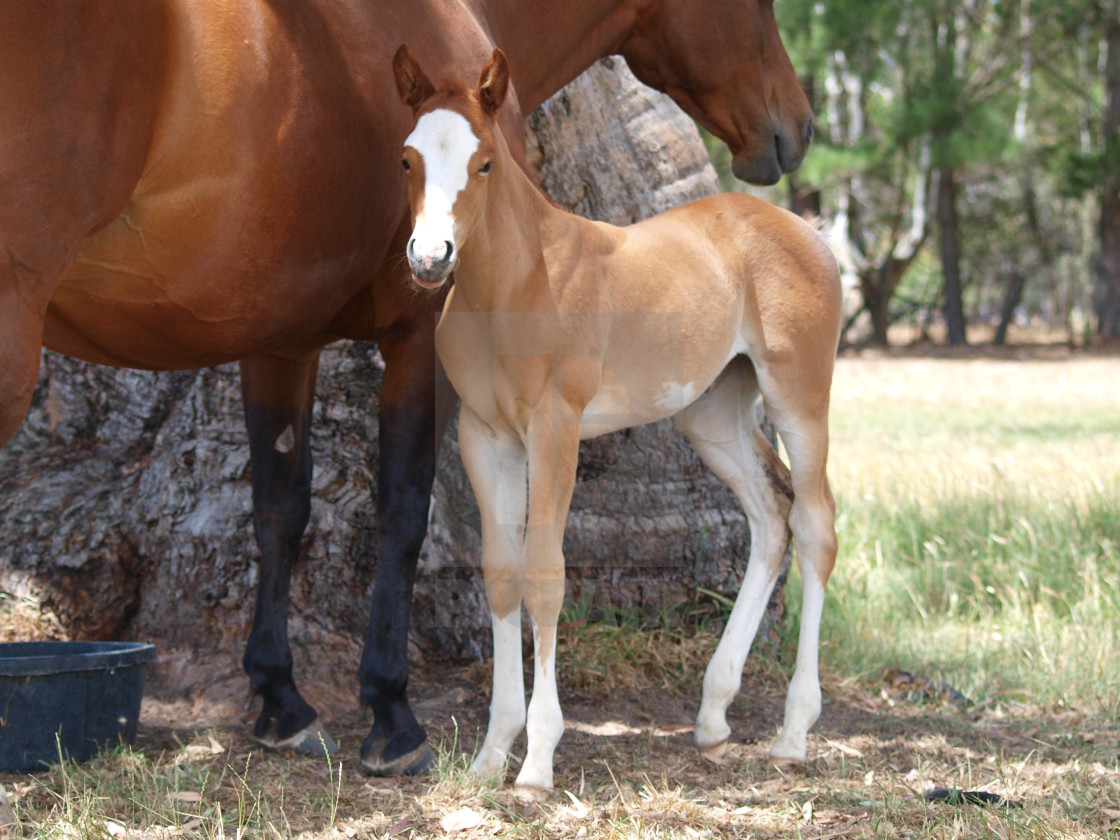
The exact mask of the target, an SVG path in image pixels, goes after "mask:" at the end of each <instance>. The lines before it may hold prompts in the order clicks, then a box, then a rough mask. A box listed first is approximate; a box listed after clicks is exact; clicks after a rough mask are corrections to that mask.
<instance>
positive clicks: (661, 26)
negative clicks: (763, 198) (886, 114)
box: [619, 0, 813, 184]
mask: <svg viewBox="0 0 1120 840" xmlns="http://www.w3.org/2000/svg"><path fill="white" fill-rule="evenodd" d="M639 14H640V15H641V16H642V17H641V19H640V21H639V23H638V25H636V26H634V27H633V28H632V29H631V32H630V35H629V36H628V37H627V38H626V40H625V41H624V42H623V43H622V46H621V48H620V49H619V52H620V53H621V54H622V55H623V57H624V58H625V59H626V63H627V64H629V65H630V69H631V70H633V71H634V75H635V76H637V77H638V78H639V79H640V80H641V81H643V82H644V83H646V84H647V85H650V86H651V87H654V88H656V89H658V90H661V91H664V92H665V93H668V94H669V95H670V96H671V97H672V98H673V99H674V100H675V101H676V102H677V104H678V105H680V106H681V107H682V108H683V109H684V110H685V111H687V112H688V114H689V115H690V116H691V117H692V118H693V119H695V120H696V121H697V122H698V123H700V125H702V126H704V128H706V129H708V130H709V131H711V132H712V133H713V134H715V135H716V136H718V137H720V138H722V139H723V140H724V141H726V142H727V144H728V146H729V147H730V149H731V153H732V171H733V172H734V173H735V177H737V178H740V179H742V180H744V181H749V182H751V183H754V184H773V183H776V182H777V180H778V179H779V178H780V177H781V176H782V173H783V172H791V171H793V170H794V169H796V168H797V167H798V166H800V164H801V160H802V158H803V157H804V156H805V152H806V150H807V148H808V146H809V142H810V141H811V140H812V137H813V124H812V119H811V117H812V112H811V110H810V107H809V101H808V99H807V98H806V97H805V93H804V91H803V90H802V89H801V85H800V83H799V82H798V80H797V74H796V73H795V72H794V69H793V65H792V64H791V63H790V60H789V56H788V55H787V53H786V50H785V47H784V46H783V44H782V39H781V36H780V35H779V33H778V24H777V21H776V20H775V18H774V8H773V0H706V2H701V3H697V2H695V0H658V2H654V3H647V4H644V6H643V10H642V11H641V12H640V13H639Z"/></svg>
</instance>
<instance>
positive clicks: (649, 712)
mask: <svg viewBox="0 0 1120 840" xmlns="http://www.w3.org/2000/svg"><path fill="white" fill-rule="evenodd" d="M349 662H356V659H351V660H349ZM334 664H341V663H334ZM331 666H332V663H327V662H324V663H323V665H322V666H321V667H319V668H317V669H314V671H313V672H312V673H311V674H310V675H308V674H305V676H304V679H305V684H307V685H312V684H314V685H315V686H317V687H318V689H319V690H317V691H309V692H308V693H309V694H315V695H318V696H316V697H314V698H313V702H318V703H319V704H320V708H322V709H324V710H325V711H324V719H325V721H326V722H327V724H328V728H329V729H330V731H331V732H332V734H333V735H334V736H335V737H336V738H337V740H338V742H339V744H340V751H339V753H338V754H337V755H336V756H335V761H336V763H337V762H341V764H342V773H343V780H344V784H345V789H346V792H345V794H344V795H343V796H342V797H341V803H340V809H339V813H340V814H341V819H342V825H344V826H345V825H347V824H348V823H347V822H346V820H350V821H351V822H350V823H349V825H351V826H353V827H355V831H356V832H357V834H356V835H355V834H351V835H350V836H363V835H364V834H365V832H366V831H370V830H372V832H373V833H375V834H384V835H392V834H394V832H395V833H398V834H401V833H403V832H404V830H405V829H406V828H407V829H410V831H411V833H412V834H413V836H418V837H419V836H427V834H428V832H433V833H434V834H435V835H439V834H442V833H444V831H443V830H441V828H440V825H441V823H440V821H441V819H444V818H446V816H447V814H448V813H450V812H452V811H454V810H455V809H456V808H457V807H459V806H460V805H461V801H460V800H459V799H458V798H457V797H459V796H460V794H458V793H455V792H454V791H452V792H451V793H450V794H448V795H445V796H438V795H437V796H435V798H434V799H433V798H432V786H433V779H432V778H427V777H423V778H404V779H370V778H368V777H365V776H363V775H362V774H361V773H359V772H358V770H357V767H358V751H359V749H360V746H361V742H362V739H363V738H364V736H365V734H366V732H367V730H368V726H369V723H370V721H369V719H368V716H366V715H364V714H363V713H361V712H360V711H359V710H358V709H357V708H356V705H357V704H356V700H355V699H354V698H355V697H356V692H355V691H354V690H353V689H350V690H346V689H344V688H342V687H341V686H339V685H337V683H338V682H339V681H338V680H337V679H336V678H334V677H331V676H329V675H328V672H329V673H333V674H337V673H339V669H338V668H332V667H331ZM348 666H349V663H347V665H346V666H344V667H343V668H342V670H343V671H345V670H349V667H348ZM209 670H211V673H210V674H209V675H208V680H207V681H206V682H204V683H202V684H203V685H208V686H209V688H208V689H207V690H206V691H204V692H201V693H199V694H198V695H197V696H196V697H195V698H193V699H183V700H178V701H177V700H172V699H169V698H168V696H167V695H166V693H165V692H160V694H162V695H163V696H162V697H158V696H150V697H148V698H147V699H146V700H145V704H144V709H143V716H142V723H141V728H140V734H139V740H138V744H137V748H138V749H139V750H141V751H143V752H145V753H147V754H150V755H156V754H161V753H165V752H174V751H175V750H177V749H179V750H181V749H182V748H183V746H184V745H189V744H192V743H194V744H199V743H201V744H204V745H205V744H210V745H211V747H212V750H211V752H212V753H213V756H212V757H211V758H212V760H213V761H215V762H217V763H221V762H222V761H225V762H228V765H229V766H230V767H242V768H244V774H245V775H244V780H245V781H247V782H248V784H250V785H254V786H258V785H259V786H261V787H262V788H263V789H268V788H270V787H272V788H273V789H275V786H276V785H281V786H283V785H287V786H288V788H289V789H293V788H299V787H304V788H306V787H315V786H319V787H321V786H323V785H324V783H326V784H327V785H328V787H329V785H330V783H331V782H330V779H329V778H328V776H329V773H330V771H328V769H327V767H326V765H325V762H324V760H323V759H322V758H311V757H303V756H296V755H292V754H276V753H264V752H262V751H261V750H260V748H259V747H258V746H257V745H256V744H255V743H254V742H253V741H252V740H251V739H250V738H249V737H248V732H249V728H250V725H251V721H252V719H253V717H254V714H255V709H253V708H252V707H251V706H250V705H249V704H248V703H247V702H246V700H247V698H246V697H245V694H244V690H245V688H244V686H245V683H244V677H243V676H242V675H241V674H240V672H238V671H237V670H236V669H232V670H227V671H226V672H225V673H217V670H219V669H213V668H211V669H209ZM195 676H196V677H197V676H199V675H198V674H195ZM307 676H311V678H312V679H311V680H310V681H307ZM701 676H702V670H701V669H700V668H697V669H696V671H695V672H694V673H690V674H678V675H676V679H673V678H672V675H669V676H668V677H667V678H666V679H663V680H660V681H659V683H660V684H657V683H658V681H651V682H649V684H633V685H627V686H618V685H607V684H603V685H596V684H595V683H594V681H591V682H590V683H587V681H584V683H585V684H584V687H582V688H580V689H578V690H576V689H572V688H564V687H562V689H561V702H562V705H563V708H564V713H565V719H566V722H567V731H566V732H565V735H564V738H563V739H562V741H561V743H560V746H559V748H558V749H557V753H556V770H557V775H556V788H557V791H558V792H557V793H556V794H553V795H552V797H550V798H549V799H546V800H545V801H544V802H529V801H524V800H522V799H521V798H519V797H516V796H514V795H513V792H512V791H511V790H510V785H511V783H512V779H513V777H514V775H515V774H516V759H515V760H514V762H513V763H514V766H513V767H512V768H511V769H510V771H509V773H508V775H507V779H506V783H505V785H504V787H501V788H497V789H492V792H491V793H489V794H486V795H484V796H483V801H482V803H481V806H479V805H478V803H477V797H475V799H476V802H475V807H476V810H478V811H479V812H480V813H481V814H483V815H485V816H486V821H488V822H489V823H491V824H492V825H491V826H490V829H488V830H486V831H485V832H483V834H480V835H478V836H491V835H492V834H494V833H496V832H498V831H499V830H502V831H509V830H513V829H515V828H517V827H518V826H521V828H525V827H526V826H534V827H535V828H534V836H567V835H569V834H571V835H576V834H578V827H579V826H578V824H572V823H571V822H570V821H569V822H568V823H565V822H564V819H562V818H561V816H558V811H557V809H561V810H563V809H564V806H566V804H567V803H568V801H569V800H571V801H573V802H578V803H579V804H580V806H581V807H584V808H586V809H587V814H584V821H585V822H584V824H583V827H584V828H586V827H587V826H588V825H590V826H592V829H591V830H592V832H593V834H595V835H596V836H599V835H603V834H604V831H603V829H602V826H599V827H598V828H596V827H595V826H597V824H598V823H597V821H598V822H602V823H604V824H609V825H610V826H615V825H616V823H617V822H618V820H619V819H620V817H619V816H618V814H619V813H624V814H628V815H631V816H630V817H628V818H627V819H636V820H638V823H639V825H641V824H642V819H643V815H644V819H645V824H646V825H654V826H662V827H663V828H666V829H667V830H669V831H670V833H677V830H679V831H682V832H683V833H684V836H693V834H689V831H692V832H693V833H694V832H695V831H697V830H702V831H707V832H710V833H712V834H714V835H716V836H761V837H769V836H789V834H790V832H796V833H797V834H798V835H799V836H804V837H842V836H843V837H849V836H850V837H868V836H893V835H894V834H895V833H896V832H906V833H913V832H917V836H931V835H932V834H940V833H941V832H942V831H943V830H944V829H943V825H944V823H945V820H946V819H949V820H950V822H952V821H953V820H956V821H958V822H960V821H962V820H963V821H964V823H965V824H968V823H969V821H976V820H979V821H980V822H981V823H983V824H984V825H985V826H986V825H988V823H989V822H991V823H993V824H995V823H1000V824H1002V822H1003V821H1007V820H1010V824H1011V825H1012V826H1015V825H1025V826H1031V825H1033V826H1035V827H1036V829H1037V830H1038V832H1039V833H1037V834H1035V833H1027V834H1026V835H1025V836H1032V837H1033V836H1072V837H1081V836H1084V837H1099V836H1105V835H1108V834H1110V832H1113V831H1117V830H1120V727H1118V726H1117V725H1116V724H1115V723H1114V722H1106V721H1102V720H1094V719H1091V718H1090V717H1088V716H1087V715H1086V714H1084V713H1083V712H1072V711H1067V710H1063V709H1042V708H1038V707H1036V706H1032V705H1031V704H1030V703H1028V702H1025V701H1024V702H1019V701H1015V700H1012V699H1007V698H1003V699H1000V700H994V699H986V698H974V699H973V700H972V701H971V702H970V703H968V704H967V705H964V704H962V703H960V698H956V701H957V702H954V699H953V698H951V697H950V696H948V695H946V694H943V693H940V692H938V691H936V690H935V691H933V692H932V693H930V692H927V691H925V690H924V688H923V687H922V685H921V683H920V681H919V683H916V684H907V683H905V682H904V681H903V680H901V679H900V678H899V677H898V676H897V675H895V676H894V677H893V678H890V677H886V676H885V677H884V679H883V681H882V682H881V683H878V684H875V685H871V684H866V683H865V684H863V685H857V684H855V683H853V682H842V681H840V680H838V679H836V678H834V677H832V676H830V675H828V674H825V675H824V680H823V687H824V698H825V699H824V704H825V705H824V709H823V712H822V715H821V719H820V721H819V722H818V724H817V726H816V727H815V729H814V730H813V732H812V733H811V735H810V761H809V762H808V764H807V765H805V766H804V767H801V768H793V769H790V768H778V767H775V766H773V765H772V764H770V762H769V761H768V760H767V750H768V748H769V745H770V741H771V740H772V739H773V737H774V735H775V734H776V731H777V728H778V726H779V724H780V722H781V715H782V706H783V702H784V694H785V679H786V677H785V676H784V675H783V674H782V673H780V669H779V668H778V667H776V666H774V665H772V664H769V663H766V662H749V663H748V668H747V674H746V675H745V677H744V681H743V690H742V693H741V695H740V697H739V698H738V699H737V700H736V702H735V703H734V705H733V706H732V708H731V710H730V712H729V720H730V722H731V725H732V729H733V734H732V739H731V744H730V746H729V748H728V751H727V754H726V755H725V756H724V758H723V760H722V761H721V762H719V763H713V762H711V761H708V760H705V759H704V758H702V757H701V756H700V754H699V753H698V752H697V750H696V748H695V746H694V744H693V742H692V723H693V720H694V716H695V713H696V709H697V706H698V703H699V697H700V680H701ZM489 678H490V675H489V669H488V667H487V666H486V665H485V664H478V663H476V664H473V665H455V664H447V663H423V664H421V665H419V667H416V668H414V675H413V678H412V691H411V694H412V697H413V698H414V708H415V709H416V711H417V714H418V716H419V717H420V718H421V720H422V721H423V722H424V724H425V725H426V726H427V728H428V731H429V734H430V737H431V739H432V742H433V743H434V744H436V745H437V746H438V747H439V750H440V752H441V753H443V754H444V755H445V757H446V759H450V760H453V761H454V760H455V759H456V757H460V756H469V755H470V754H471V753H472V752H473V750H474V749H475V747H476V745H477V744H478V743H479V742H480V739H481V735H482V733H483V732H484V729H485V725H486V719H487V706H488V702H489V690H490V689H489V685H490V682H489ZM526 682H527V685H528V684H531V678H528V679H527V681H526ZM332 684H334V688H333V689H330V690H327V689H328V686H331V685H332ZM915 686H917V687H915ZM222 695H228V696H226V699H225V700H221V701H219V700H220V697H221V696H222ZM235 695H236V699H235ZM523 749H524V737H522V738H521V739H519V742H518V744H517V745H516V746H515V749H514V752H515V755H519V754H520V753H521V751H523ZM202 751H203V752H204V753H205V752H206V749H205V747H203V748H202ZM215 772H216V771H215ZM446 775H447V773H446V771H441V772H437V774H436V776H435V778H436V779H438V778H440V777H441V776H443V777H446ZM437 786H438V785H437ZM936 789H946V790H949V791H983V792H985V793H986V794H995V796H996V797H997V799H993V800H991V801H990V802H989V803H988V804H986V805H985V804H981V803H968V802H966V803H964V804H956V805H953V804H949V803H946V802H943V801H930V800H928V799H927V798H926V796H927V795H928V794H929V793H930V792H931V791H934V790H936ZM340 790H341V786H340ZM563 791H568V792H570V796H569V795H567V794H564V793H563ZM566 796H567V798H565V797H566ZM573 796H574V797H575V799H572V797H573ZM596 803H598V804H599V806H600V807H599V809H598V810H596ZM682 803H683V804H682ZM620 809H621V811H620ZM689 809H692V810H691V811H689ZM570 810H571V809H570V808H568V811H570ZM686 812H687V813H686ZM566 813H567V811H565V814H566ZM371 815H372V816H371ZM596 815H598V816H596ZM634 815H637V816H634ZM947 815H952V816H951V817H948V816H947ZM290 819H291V825H290V828H291V830H292V831H293V832H295V833H297V834H298V833H300V832H303V831H307V832H317V831H319V830H321V829H322V826H321V825H318V824H317V819H316V818H315V817H314V816H309V817H308V818H307V819H306V822H305V824H300V818H299V817H298V816H295V817H292V818H290ZM371 819H373V822H372V823H371V822H370V820H371ZM486 821H484V822H486ZM630 827H631V828H632V827H633V826H632V825H631V826H630ZM482 828H485V825H484V826H482ZM569 829H570V831H569ZM477 830H481V828H479V829H477ZM621 833H622V834H623V835H626V834H627V831H622V832H621ZM640 833H641V832H639V834H640ZM950 833H951V832H950ZM605 835H606V836H614V835H612V834H611V832H610V831H607V832H605ZM1003 835H1004V832H1003V831H1002V830H998V831H995V833H994V836H1003ZM315 836H318V835H315ZM403 836H408V835H403ZM945 836H949V835H948V834H946V835H945ZM983 836H987V835H983Z"/></svg>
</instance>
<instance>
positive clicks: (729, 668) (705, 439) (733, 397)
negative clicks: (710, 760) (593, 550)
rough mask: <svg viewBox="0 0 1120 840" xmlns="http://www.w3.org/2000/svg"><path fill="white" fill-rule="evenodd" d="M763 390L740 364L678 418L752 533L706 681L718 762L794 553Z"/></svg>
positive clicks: (784, 474) (702, 720) (704, 711)
mask: <svg viewBox="0 0 1120 840" xmlns="http://www.w3.org/2000/svg"><path fill="white" fill-rule="evenodd" d="M757 397H758V382H757V381H756V379H755V376H754V370H753V368H752V366H751V364H750V362H749V361H748V360H747V359H745V358H739V359H736V360H735V361H733V362H732V363H731V365H730V366H729V367H728V369H727V370H726V371H725V372H724V373H723V375H722V376H721V377H720V379H719V380H717V382H716V383H715V384H714V385H713V386H712V387H711V388H710V389H709V390H708V392H707V393H706V394H704V395H703V396H702V397H701V398H700V399H699V400H697V401H696V402H694V403H692V405H690V406H688V407H687V408H686V409H684V410H683V411H681V412H680V413H678V414H677V415H676V416H674V418H673V421H674V422H675V423H676V424H677V426H678V427H680V429H681V430H682V431H683V432H684V433H685V434H686V435H688V438H689V439H690V440H691V441H692V443H693V445H694V446H695V447H696V450H697V452H699V453H700V457H701V458H702V459H703V460H704V463H706V464H707V465H708V467H709V468H711V470H712V471H713V472H714V473H715V474H716V475H717V476H719V477H720V478H721V479H723V481H724V482H726V483H727V485H728V486H729V487H730V488H731V489H732V490H733V491H734V492H735V495H736V496H738V498H739V501H740V502H741V503H742V505H743V509H744V510H745V511H746V514H747V521H748V523H749V524H750V530H751V552H750V560H749V562H748V564H747V571H746V574H745V576H744V578H743V585H742V587H741V588H740V590H739V595H738V597H737V598H736V599H735V607H734V608H733V609H732V611H731V617H730V618H729V619H728V621H727V626H726V627H725V628H724V631H723V636H722V637H721V638H720V642H719V646H718V647H717V648H716V652H715V655H714V656H712V660H711V662H710V663H709V664H708V669H707V671H706V672H705V674H704V694H703V699H702V700H701V703H700V712H699V714H698V715H697V717H696V743H697V745H698V746H699V747H700V749H701V750H703V751H704V752H705V753H706V754H709V755H712V756H718V755H720V754H721V753H722V752H723V750H724V749H725V748H726V745H727V739H728V737H729V736H730V734H731V728H730V727H729V726H728V724H727V707H728V705H730V703H731V701H732V700H733V699H734V698H735V695H736V694H738V692H739V684H740V680H741V678H742V673H743V664H744V662H745V661H746V658H747V654H748V653H749V652H750V648H751V643H752V642H753V641H754V637H755V634H756V633H757V632H758V626H759V623H760V622H761V620H762V616H763V614H764V613H765V610H766V604H767V602H768V600H769V598H770V593H771V592H772V591H773V589H774V584H775V582H776V581H777V579H778V575H779V574H780V572H781V567H782V562H783V560H784V558H785V553H786V549H787V548H788V547H789V539H790V534H789V527H788V525H787V517H788V515H789V510H790V492H791V491H790V487H789V473H788V471H787V470H786V468H785V465H784V464H783V463H782V462H781V459H779V458H778V454H777V453H776V452H775V451H774V448H773V447H772V446H771V445H770V442H769V441H768V440H766V437H765V436H764V435H763V434H762V430H761V429H760V428H759V425H758V422H757V420H756V419H755V417H754V405H755V402H756V400H757Z"/></svg>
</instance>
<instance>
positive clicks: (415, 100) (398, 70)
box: [393, 44, 436, 111]
mask: <svg viewBox="0 0 1120 840" xmlns="http://www.w3.org/2000/svg"><path fill="white" fill-rule="evenodd" d="M393 79H394V80H395V81H396V83H397V93H398V94H399V95H400V97H401V102H403V103H404V104H405V105H408V106H409V107H410V108H412V110H413V111H415V110H416V109H417V108H419V107H420V106H421V105H423V104H424V102H425V101H426V100H427V99H428V97H429V96H431V95H432V94H433V93H435V92H436V89H435V87H433V86H432V83H431V81H430V80H429V79H428V77H427V76H426V75H424V71H423V70H421V69H420V65H419V64H417V63H416V59H415V58H413V57H412V53H410V52H409V51H408V44H401V45H400V46H399V47H397V53H396V55H394V56H393Z"/></svg>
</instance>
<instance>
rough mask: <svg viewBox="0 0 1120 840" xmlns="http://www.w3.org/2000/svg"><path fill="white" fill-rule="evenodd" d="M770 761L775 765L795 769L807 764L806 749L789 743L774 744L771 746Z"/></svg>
mask: <svg viewBox="0 0 1120 840" xmlns="http://www.w3.org/2000/svg"><path fill="white" fill-rule="evenodd" d="M770 763H771V764H773V765H774V766H775V767H778V768H784V769H790V770H792V769H794V768H797V767H803V766H804V765H805V750H804V749H798V748H797V747H795V746H790V745H788V744H774V746H772V747H771V748H770Z"/></svg>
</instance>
